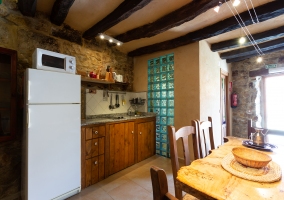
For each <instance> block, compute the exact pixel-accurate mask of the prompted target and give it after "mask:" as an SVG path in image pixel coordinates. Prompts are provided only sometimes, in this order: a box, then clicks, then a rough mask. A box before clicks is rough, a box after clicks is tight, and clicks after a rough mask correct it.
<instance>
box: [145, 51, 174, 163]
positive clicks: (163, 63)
mask: <svg viewBox="0 0 284 200" xmlns="http://www.w3.org/2000/svg"><path fill="white" fill-rule="evenodd" d="M148 112H155V113H156V114H157V119H156V153H157V154H159V155H162V156H165V157H170V149H169V148H170V147H169V140H168V131H167V125H174V54H168V55H165V56H161V57H159V58H154V59H151V60H148Z"/></svg>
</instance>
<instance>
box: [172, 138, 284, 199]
mask: <svg viewBox="0 0 284 200" xmlns="http://www.w3.org/2000/svg"><path fill="white" fill-rule="evenodd" d="M227 138H228V139H229V141H228V142H227V143H225V144H223V145H221V146H220V147H219V148H217V149H215V150H213V152H212V153H211V154H210V155H208V156H207V157H206V158H203V159H199V160H195V161H193V162H192V163H191V164H190V165H189V166H185V167H182V168H181V169H180V170H179V171H178V176H177V185H178V186H179V187H180V188H182V190H183V191H185V192H188V193H190V194H193V195H194V196H196V197H197V198H200V199H203V200H204V199H230V200H233V199H234V200H246V199H247V200H261V199H267V200H280V199H284V181H283V178H282V179H281V180H280V181H277V182H274V183H259V182H254V181H249V180H245V179H242V178H239V177H237V176H234V175H232V174H231V173H229V172H227V171H226V170H225V169H223V167H222V166H221V161H222V159H223V158H224V157H225V156H226V155H227V154H228V153H230V152H231V150H232V148H234V147H237V146H242V141H243V140H244V139H243V138H235V137H227ZM283 150H284V148H283V146H282V147H281V146H280V147H279V146H278V148H277V149H274V151H273V152H265V151H262V152H264V153H267V154H269V155H270V156H271V157H272V160H273V161H274V162H275V163H277V164H278V165H279V166H280V167H281V170H282V171H283V169H284V151H283ZM282 173H283V172H282Z"/></svg>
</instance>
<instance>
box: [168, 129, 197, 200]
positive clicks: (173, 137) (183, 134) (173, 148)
mask: <svg viewBox="0 0 284 200" xmlns="http://www.w3.org/2000/svg"><path fill="white" fill-rule="evenodd" d="M168 134H169V140H170V154H171V161H172V172H173V179H174V185H175V196H176V197H177V198H180V195H181V191H178V188H177V187H176V177H177V171H178V170H179V169H180V165H179V160H178V151H177V140H178V139H179V138H181V141H182V146H183V156H184V164H185V165H189V164H190V157H189V156H190V155H189V146H188V139H189V136H190V135H192V134H195V127H194V126H184V127H182V128H180V129H179V130H178V131H176V130H175V127H174V126H168ZM193 143H194V142H193ZM192 153H193V152H192Z"/></svg>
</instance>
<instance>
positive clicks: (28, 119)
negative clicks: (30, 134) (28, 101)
mask: <svg viewBox="0 0 284 200" xmlns="http://www.w3.org/2000/svg"><path fill="white" fill-rule="evenodd" d="M30 118H31V117H30V109H28V111H27V127H28V128H30Z"/></svg>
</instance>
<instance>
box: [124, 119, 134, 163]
mask: <svg viewBox="0 0 284 200" xmlns="http://www.w3.org/2000/svg"><path fill="white" fill-rule="evenodd" d="M124 151H125V154H124V155H125V157H124V163H125V167H129V166H131V165H133V164H134V163H135V160H134V154H135V152H134V122H128V123H125V138H124Z"/></svg>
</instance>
